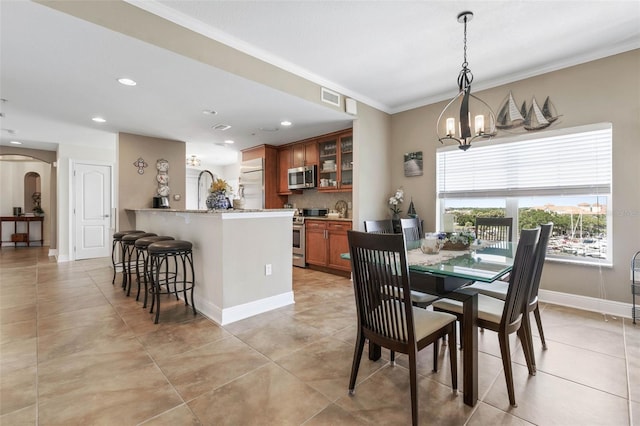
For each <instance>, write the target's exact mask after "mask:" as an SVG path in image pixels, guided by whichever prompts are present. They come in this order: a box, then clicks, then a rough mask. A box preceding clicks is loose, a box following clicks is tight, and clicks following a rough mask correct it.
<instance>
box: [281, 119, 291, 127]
mask: <svg viewBox="0 0 640 426" xmlns="http://www.w3.org/2000/svg"><path fill="white" fill-rule="evenodd" d="M292 124H293V123H292V122H290V121H287V120H285V121H281V122H280V125H281V126H285V127H287V126H291V125H292Z"/></svg>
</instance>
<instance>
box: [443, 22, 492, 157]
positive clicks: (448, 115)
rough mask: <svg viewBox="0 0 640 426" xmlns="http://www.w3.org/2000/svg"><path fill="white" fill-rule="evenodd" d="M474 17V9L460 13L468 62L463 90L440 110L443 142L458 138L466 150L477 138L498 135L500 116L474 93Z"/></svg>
mask: <svg viewBox="0 0 640 426" xmlns="http://www.w3.org/2000/svg"><path fill="white" fill-rule="evenodd" d="M472 18H473V12H468V11H467V12H462V13H460V14H459V15H458V22H460V23H461V24H464V62H462V70H461V71H460V74H458V88H459V90H460V91H459V93H458V94H457V95H456V97H454V98H453V99H452V100H451V101H450V102H449V103H448V104H447V106H446V107H445V108H444V110H443V111H442V112H441V113H440V116H439V117H438V123H437V132H438V140H439V141H440V143H443V144H444V142H445V141H456V142H458V144H459V146H458V147H459V148H460V149H462V150H463V151H466V150H467V149H469V147H471V142H472V141H474V140H475V139H478V138H483V139H490V138H491V137H492V136H495V135H496V116H495V114H494V113H493V111H492V110H491V107H490V106H489V105H487V103H486V102H484V101H483V100H482V99H480V98H478V97H477V96H475V95H472V94H471V83H472V82H473V74H472V73H471V70H470V69H469V63H468V62H467V22H469V21H471V19H472Z"/></svg>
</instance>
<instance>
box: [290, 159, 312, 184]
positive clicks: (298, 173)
mask: <svg viewBox="0 0 640 426" xmlns="http://www.w3.org/2000/svg"><path fill="white" fill-rule="evenodd" d="M316 174H317V171H316V166H315V165H313V166H304V167H296V168H293V169H289V189H305V188H315V187H316Z"/></svg>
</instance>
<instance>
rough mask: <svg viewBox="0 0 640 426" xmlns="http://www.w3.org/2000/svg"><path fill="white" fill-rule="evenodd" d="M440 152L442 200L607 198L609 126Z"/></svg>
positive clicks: (440, 194) (439, 178)
mask: <svg viewBox="0 0 640 426" xmlns="http://www.w3.org/2000/svg"><path fill="white" fill-rule="evenodd" d="M545 133H546V135H547V136H542V137H536V138H533V137H532V135H526V137H528V138H529V139H527V140H523V139H522V137H519V138H513V139H511V140H507V139H504V140H502V141H501V140H494V141H492V143H491V142H490V143H488V144H486V145H484V146H482V145H479V144H478V145H474V146H473V147H471V149H469V150H468V151H462V150H459V149H451V148H450V147H446V148H441V149H439V150H438V152H437V156H436V157H437V160H436V167H437V188H438V197H440V198H449V197H451V198H470V197H494V196H495V197H505V196H507V197H509V196H513V197H521V196H529V195H539V194H541V193H544V194H548V195H578V194H608V193H610V192H611V144H612V143H611V140H612V130H611V123H603V124H598V125H591V126H581V127H579V128H573V129H562V130H561V131H555V132H545Z"/></svg>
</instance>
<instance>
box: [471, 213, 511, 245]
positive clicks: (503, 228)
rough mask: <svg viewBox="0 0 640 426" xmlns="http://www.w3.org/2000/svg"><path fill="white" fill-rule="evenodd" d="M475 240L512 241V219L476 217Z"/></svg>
mask: <svg viewBox="0 0 640 426" xmlns="http://www.w3.org/2000/svg"><path fill="white" fill-rule="evenodd" d="M476 238H478V239H479V240H489V241H509V242H511V241H513V218H512V217H476Z"/></svg>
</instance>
